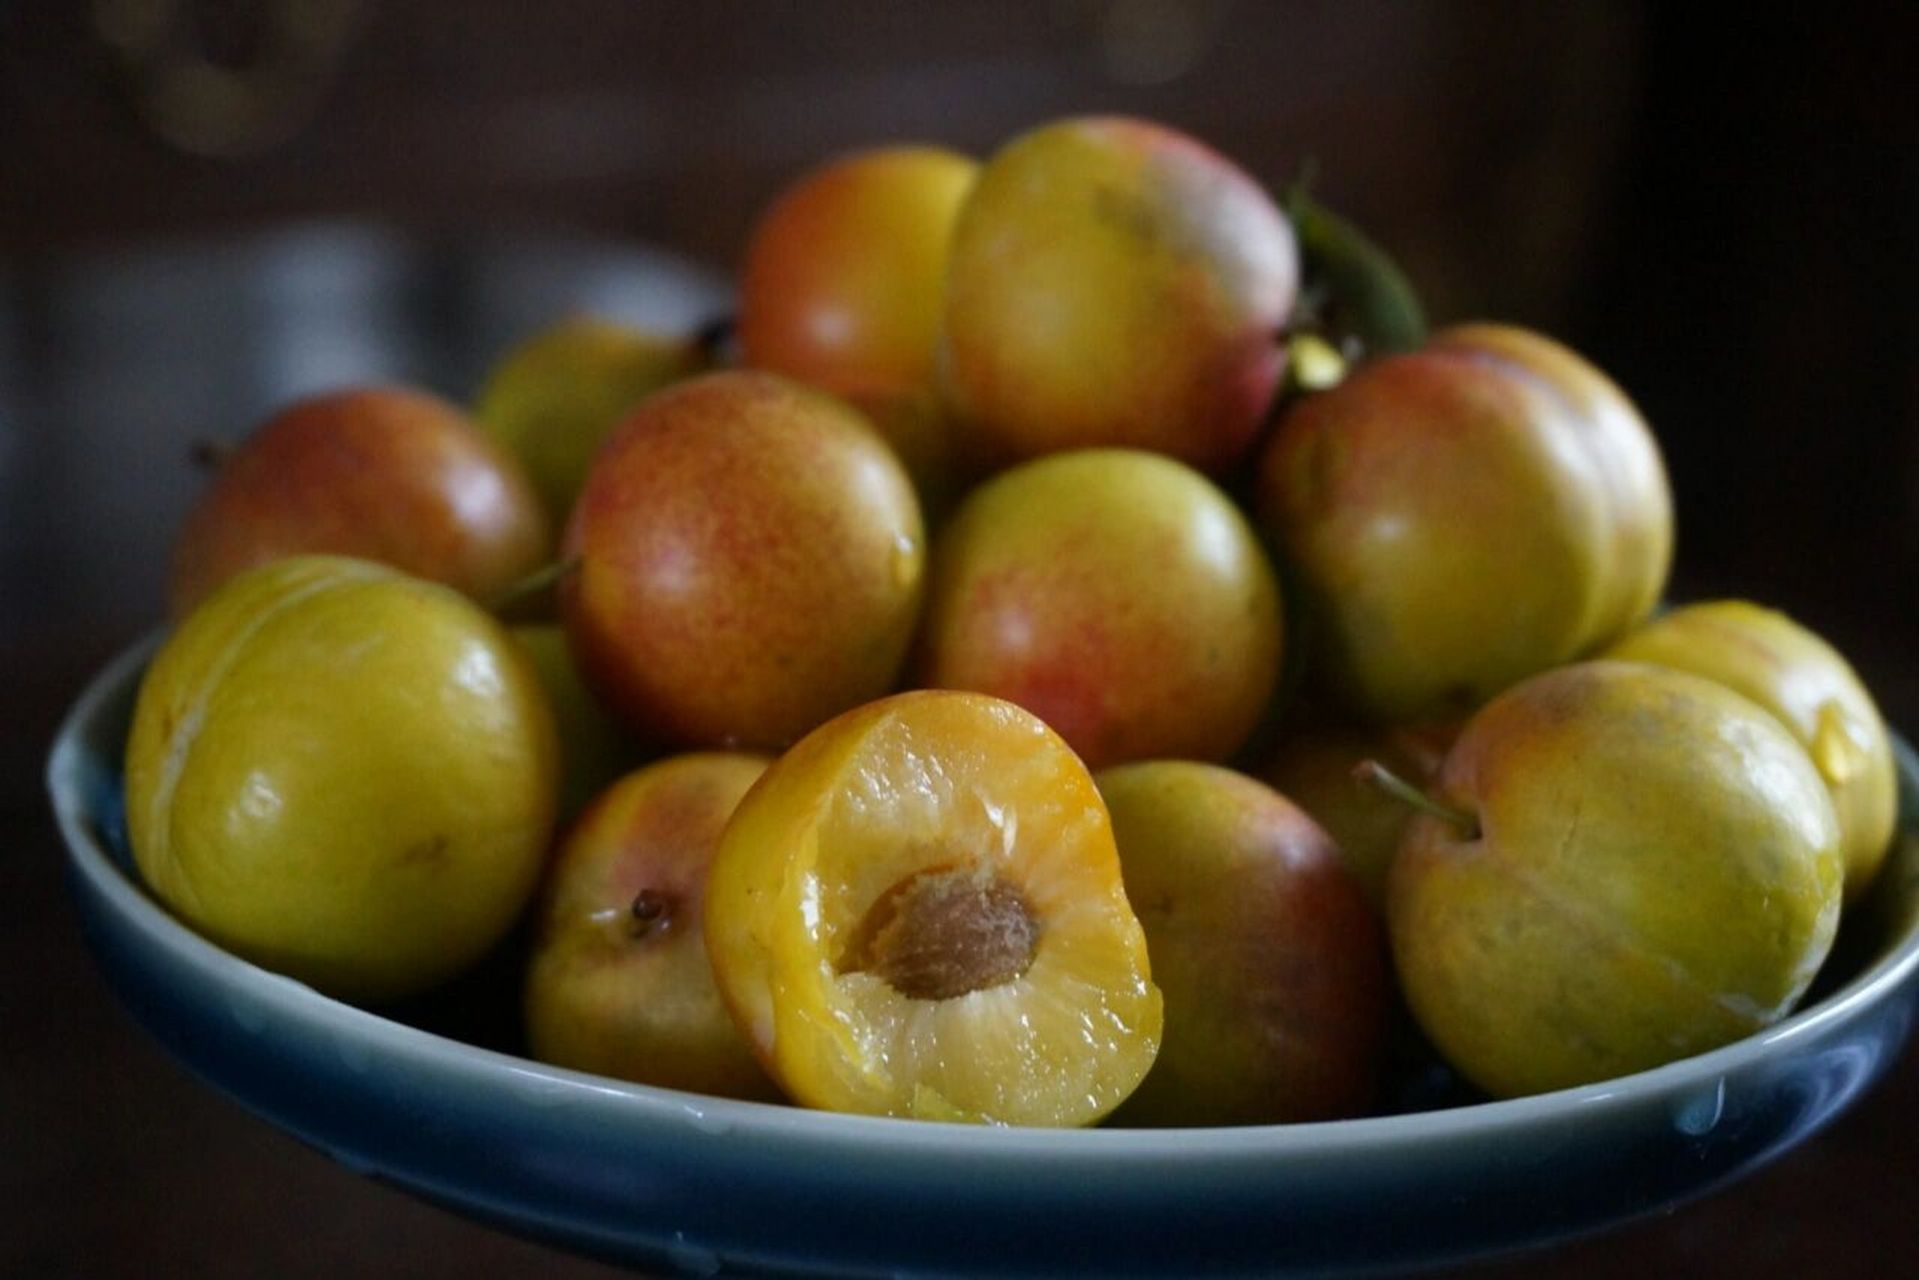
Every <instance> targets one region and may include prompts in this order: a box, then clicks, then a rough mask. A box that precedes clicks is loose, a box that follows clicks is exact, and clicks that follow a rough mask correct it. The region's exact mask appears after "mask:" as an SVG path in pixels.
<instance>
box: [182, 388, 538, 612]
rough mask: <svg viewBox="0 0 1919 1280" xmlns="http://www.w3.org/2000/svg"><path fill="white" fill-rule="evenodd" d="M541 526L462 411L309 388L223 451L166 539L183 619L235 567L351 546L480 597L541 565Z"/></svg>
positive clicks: (520, 481) (391, 392) (522, 489)
mask: <svg viewBox="0 0 1919 1280" xmlns="http://www.w3.org/2000/svg"><path fill="white" fill-rule="evenodd" d="M551 548H552V543H551V531H550V530H549V528H548V526H547V523H546V517H545V516H544V515H543V514H542V511H541V508H540V502H539V499H538V497H537V496H536V495H535V494H534V492H533V488H532V486H531V484H530V483H529V482H528V480H527V478H526V475H525V473H524V472H523V471H522V470H521V468H520V465H519V463H518V462H517V461H516V460H515V459H514V458H513V457H512V455H510V454H509V453H507V452H506V451H505V450H504V449H502V448H501V447H500V446H498V445H496V444H494V443H493V442H492V441H491V440H488V439H487V438H486V437H485V436H483V435H482V434H481V433H480V432H479V431H478V430H477V429H476V428H475V427H474V426H473V424H472V422H471V421H470V420H469V419H468V418H467V416H466V415H465V414H464V413H462V412H461V411H460V410H459V409H457V408H455V407H454V406H453V405H451V404H449V403H447V402H446V401H444V400H442V399H440V398H439V397H437V396H434V395H430V394H428V393H426V392H424V391H416V390H413V389H411V388H408V387H397V386H394V387H358V388H353V389H349V390H344V391H334V392H328V393H325V394H321V395H316V396H312V397H309V398H308V399H305V400H302V401H300V402H298V403H296V404H294V405H292V406H291V407H289V408H287V409H285V410H282V411H281V412H280V413H277V414H275V415H274V416H273V417H272V418H270V419H268V420H267V422H266V423H265V424H263V425H262V426H261V427H260V428H259V429H258V430H256V431H255V432H254V433H253V434H252V435H251V436H249V437H248V438H247V439H246V440H245V441H244V442H242V443H241V444H240V445H238V446H237V447H236V448H234V449H233V451H232V452H231V453H230V454H229V455H227V456H226V457H224V458H223V459H221V461H220V463H219V471H218V473H217V474H216V475H215V476H214V478H213V482H212V484H210V485H209V486H208V487H207V489H206V491H205V492H204V493H203V494H201V496H200V498H199V500H198V501H197V502H196V503H195V504H194V506H193V509H192V511H191V512H189V513H188V516H187V519H186V523H185V524H184V525H183V526H182V527H181V530H180V534H179V537H178V539H177V540H176V541H175V543H174V548H173V566H172V583H171V605H172V609H173V613H174V615H175V616H176V617H184V616H185V615H186V614H187V613H188V612H189V611H190V610H191V609H192V608H193V606H194V605H196V604H198V603H199V602H200V601H201V600H203V599H204V598H206V596H208V595H209V594H211V593H212V591H213V590H214V589H215V588H217V587H218V586H220V584H222V583H223V582H225V581H226V580H227V579H229V578H231V577H233V576H234V575H235V574H237V573H239V572H241V571H242V570H245V569H250V568H253V567H254V566H256V565H261V564H265V563H267V562H268V561H271V560H278V559H281V558H283V557H286V556H291V555H300V554H309V553H311V554H321V553H324V554H331V555H344V556H354V557H357V558H360V559H365V560H373V561H377V562H379V563H381V564H387V565H391V566H393V567H394V568H397V569H401V570H404V571H405V572H407V573H410V574H413V575H415V576H417V577H421V578H426V579H429V580H430V581H434V582H442V583H445V584H446V585H448V586H450V587H453V588H455V589H456V590H458V591H461V592H463V593H464V594H466V595H468V596H470V597H473V598H474V599H477V600H480V601H482V602H485V601H488V600H490V599H492V598H493V597H495V596H497V595H499V594H501V593H503V592H505V591H506V590H507V589H508V588H509V587H511V586H513V585H514V584H515V583H517V582H519V581H520V580H521V579H523V578H525V577H526V576H527V575H528V574H530V573H532V572H533V571H534V570H536V569H538V568H540V567H541V566H542V565H544V564H545V563H546V562H547V559H548V556H549V555H550V552H551Z"/></svg>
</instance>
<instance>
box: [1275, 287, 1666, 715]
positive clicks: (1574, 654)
mask: <svg viewBox="0 0 1919 1280" xmlns="http://www.w3.org/2000/svg"><path fill="white" fill-rule="evenodd" d="M1258 490H1259V493H1258V510H1259V518H1260V521H1261V523H1262V525H1263V526H1264V527H1265V529H1266V530H1267V532H1268V533H1269V534H1270V535H1271V536H1272V538H1273V540H1274V542H1275V544H1276V545H1277V546H1278V547H1279V549H1280V553H1281V555H1282V557H1283V559H1284V560H1286V561H1287V562H1288V563H1289V565H1290V568H1291V570H1292V578H1291V579H1290V580H1289V581H1292V582H1296V583H1297V585H1298V587H1299V591H1300V602H1301V606H1302V613H1303V614H1304V615H1305V616H1306V617H1308V618H1310V619H1311V623H1310V625H1309V626H1307V627H1305V628H1303V631H1304V633H1305V637H1304V638H1305V642H1306V644H1307V646H1308V649H1309V655H1310V656H1309V662H1308V671H1309V673H1310V675H1311V678H1312V679H1313V680H1315V681H1317V682H1319V683H1320V686H1321V688H1322V689H1323V690H1324V691H1325V692H1326V693H1327V695H1328V696H1329V697H1331V698H1332V699H1333V700H1335V701H1337V702H1339V703H1342V704H1343V705H1344V706H1346V707H1347V708H1348V709H1349V710H1350V711H1352V712H1353V713H1355V714H1357V715H1358V716H1360V717H1361V718H1363V719H1368V720H1372V721H1376V722H1386V723H1404V722H1408V721H1427V720H1446V719H1453V718H1457V717H1459V716H1462V715H1464V714H1465V713H1466V712H1468V711H1470V710H1471V709H1473V708H1474V707H1476V706H1478V705H1480V704H1481V703H1483V702H1484V701H1485V700H1486V699H1488V698H1490V697H1491V696H1492V695H1494V694H1496V693H1498V692H1499V691H1500V690H1501V689H1504V688H1506V687H1507V686H1509V685H1511V684H1513V683H1515V682H1516V681H1518V680H1521V679H1523V678H1525V677H1526V676H1529V675H1532V674H1534V673H1536V672H1539V671H1544V670H1546V669H1547V668H1549V667H1553V666H1558V665H1560V664H1562V663H1566V662H1571V661H1573V660H1575V659H1578V658H1581V657H1585V656H1588V655H1590V654H1592V653H1593V652H1595V651H1597V650H1598V649H1600V648H1602V647H1604V646H1605V645H1606V644H1608V643H1610V642H1611V641H1613V640H1615V639H1617V638H1618V637H1619V636H1621V635H1623V634H1624V633H1625V632H1626V631H1628V630H1630V629H1631V628H1632V627H1633V626H1635V625H1636V624H1637V623H1639V622H1640V621H1642V620H1644V619H1645V618H1646V617H1647V615H1648V614H1649V613H1650V612H1651V610H1652V608H1653V606H1654V604H1655V603H1656V602H1657V601H1658V599H1659V596H1660V594H1661V592H1662V591H1663V589H1664V584H1665V580H1666V573H1667V569H1668V567H1669V565H1670V562H1671V558H1672V494H1671V491H1670V489H1669V487H1668V485H1667V481H1666V474H1665V469H1664V465H1663V463H1662V461H1661V459H1660V455H1659V450H1658V446H1657V444H1656V443H1655V441H1654V439H1653V436H1652V433H1651V432H1650V431H1649V430H1648V429H1647V427H1646V424H1645V422H1644V421H1643V420H1642V419H1641V417H1640V415H1639V413H1638V411H1637V410H1636V409H1635V408H1634V407H1633V405H1632V403H1631V402H1630V401H1629V400H1628V399H1627V398H1626V396H1625V394H1624V393H1623V392H1621V391H1620V390H1619V388H1618V387H1617V386H1615V385H1614V384H1613V382H1612V381H1611V380H1610V379H1608V378H1607V377H1606V376H1605V375H1604V374H1603V373H1601V372H1600V371H1599V370H1598V369H1596V368H1594V367H1593V366H1592V365H1591V364H1589V363H1587V362H1586V361H1585V360H1584V359H1583V358H1581V357H1580V356H1578V355H1577V354H1575V353H1574V352H1572V351H1570V350H1568V349H1567V348H1565V347H1563V346H1561V345H1560V344H1558V343H1557V342H1554V341H1553V340H1551V339H1549V338H1545V337H1542V336H1540V335H1538V334H1535V333H1531V332H1528V331H1525V330H1521V329H1515V328H1511V327H1505V326H1494V325H1473V326H1466V327H1462V328H1456V329H1449V330H1445V331H1443V332H1441V333H1439V334H1437V335H1436V336H1435V337H1434V338H1433V339H1432V340H1431V341H1430V342H1428V343H1427V344H1426V345H1425V346H1423V347H1421V348H1420V349H1419V350H1417V351H1414V352H1410V353H1407V354H1403V355H1395V356H1390V357H1386V358H1383V359H1379V360H1374V361H1372V362H1369V363H1366V364H1363V365H1361V366H1360V367H1358V368H1357V369H1356V370H1354V371H1353V373H1352V374H1351V375H1350V376H1348V377H1347V378H1346V379H1345V380H1344V381H1342V382H1341V383H1340V384H1339V385H1338V386H1336V387H1333V388H1331V389H1330V390H1327V391H1324V392H1321V393H1318V394H1316V395H1309V396H1306V397H1304V398H1303V399H1301V400H1299V401H1297V402H1296V403H1295V404H1294V405H1293V407H1292V408H1291V409H1290V410H1289V411H1288V412H1287V413H1286V414H1285V416H1284V417H1283V418H1282V420H1281V422H1280V424H1279V427H1278V430H1277V432H1276V434H1275V435H1274V438H1273V440H1272V441H1271V443H1270V444H1269V445H1268V446H1267V448H1266V451H1265V453H1264V455H1263V457H1262V458H1261V461H1260V474H1259V481H1258Z"/></svg>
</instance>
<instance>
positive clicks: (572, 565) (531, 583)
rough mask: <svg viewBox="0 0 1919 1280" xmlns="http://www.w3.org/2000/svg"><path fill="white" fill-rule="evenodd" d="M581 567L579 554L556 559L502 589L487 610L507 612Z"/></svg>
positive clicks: (499, 612) (497, 612)
mask: <svg viewBox="0 0 1919 1280" xmlns="http://www.w3.org/2000/svg"><path fill="white" fill-rule="evenodd" d="M579 567H580V558H579V557H578V556H569V557H567V558H566V559H565V560H556V561H554V562H553V563H552V564H549V565H542V566H541V567H540V568H538V569H535V570H534V571H533V572H532V573H529V574H527V575H526V576H525V577H524V578H521V579H520V580H519V581H518V582H515V583H514V584H513V585H512V586H510V587H508V588H507V589H506V590H504V591H502V592H501V593H500V594H499V595H497V596H495V597H494V598H493V599H492V600H491V601H489V602H488V604H487V612H489V613H495V614H507V613H510V612H512V611H513V609H514V608H515V607H517V606H519V605H523V604H525V603H526V602H527V601H528V600H531V599H532V598H533V597H535V596H537V595H540V594H542V593H544V592H546V591H548V590H550V589H551V588H552V587H554V586H555V585H557V584H558V583H559V581H560V579H561V578H564V577H565V576H566V575H567V574H569V573H572V572H573V571H574V570H575V569H578V568H579Z"/></svg>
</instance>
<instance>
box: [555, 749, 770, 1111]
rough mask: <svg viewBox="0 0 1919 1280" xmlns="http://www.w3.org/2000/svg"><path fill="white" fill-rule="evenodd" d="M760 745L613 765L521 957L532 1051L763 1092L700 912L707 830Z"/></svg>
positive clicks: (719, 820) (560, 863) (728, 805)
mask: <svg viewBox="0 0 1919 1280" xmlns="http://www.w3.org/2000/svg"><path fill="white" fill-rule="evenodd" d="M766 765H767V760H766V758H765V757H763V756H753V755H746V754H743V753H738V752H695V753H691V754H687V755H680V756H672V757H669V758H667V759H665V760H660V761H657V762H655V763H653V764H650V765H647V766H645V767H644V768H641V769H637V770H635V771H633V772H631V773H629V774H626V775H625V776H623V777H622V778H621V779H619V780H618V781H617V782H615V783H614V784H613V785H612V786H610V787H609V788H607V789H606V790H605V791H603V792H602V793H601V794H600V795H599V796H598V797H597V798H596V800H595V801H594V803H593V805H592V806H591V807H590V808H589V809H588V810H587V811H586V812H585V813H584V814H583V815H581V817H580V820H579V821H578V822H577V823H575V824H574V825H573V827H572V829H571V830H570V831H569V832H568V833H567V836H566V839H565V841H564V842H563V843H562V844H561V846H560V849H559V852H558V853H557V854H556V855H555V857H554V861H553V865H552V867H551V868H550V869H549V870H548V872H547V876H546V888H545V892H544V893H543V895H542V901H541V904H540V910H539V916H538V920H539V924H538V931H537V936H536V939H535V942H534V948H533V955H532V958H531V960H530V962H529V964H528V967H527V976H526V990H525V1012H526V1030H527V1042H528V1045H529V1047H530V1049H531V1050H532V1053H533V1056H534V1057H536V1058H538V1059H539V1060H540V1061H542V1062H551V1063H555V1064H557V1065H559V1066H563V1067H572V1068H574V1069H575V1070H579V1071H591V1072H594V1073H596V1074H599V1075H605V1076H612V1077H614V1078H616V1079H621V1080H633V1081H637V1082H639V1083H641V1084H655V1085H662V1086H665V1087H667V1088H671V1089H690V1090H692V1091H694V1092H697V1093H708V1094H715V1095H720V1096H724V1097H735V1098H760V1099H775V1098H777V1097H778V1096H779V1093H778V1090H776V1089H775V1088H774V1087H773V1083H772V1081H771V1080H769V1079H768V1078H767V1077H766V1074H765V1073H764V1072H763V1071H761V1070H760V1068H759V1065H758V1063H757V1062H756V1060H755V1059H754V1056H753V1053H752V1050H751V1049H750V1048H748V1046H747V1043H746V1039H745V1037H744V1036H742V1035H741V1034H740V1031H739V1029H738V1028H737V1027H736V1026H735V1025H734V1023H733V1019H732V1017H731V1016H730V1015H729V1014H728V1013H727V1011H726V1007H725V1005H724V1004H723V1003H722V1002H721V1000H720V995H719V991H718V988H716V987H715V986H714V982H713V972H712V968H711V966H710V965H709V964H708V963H707V958H706V941H705V935H704V929H703V927H702V923H701V921H702V916H703V912H704V904H705V898H706V878H707V867H708V864H709V863H710V862H711V860H712V857H713V852H714V850H715V849H716V848H717V847H718V845H719V841H720V833H721V832H722V831H724V830H725V829H726V823H727V820H728V819H729V818H731V817H732V815H733V810H734V808H735V807H736V806H737V805H738V804H739V802H740V797H742V796H744V795H745V794H746V792H747V790H748V788H750V787H751V786H752V785H753V783H754V782H755V781H756V780H757V779H758V778H759V776H760V774H761V773H762V772H763V771H764V770H765V768H766Z"/></svg>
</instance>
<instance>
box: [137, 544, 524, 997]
mask: <svg viewBox="0 0 1919 1280" xmlns="http://www.w3.org/2000/svg"><path fill="white" fill-rule="evenodd" d="M557 773H558V764H557V758H556V744H555V741H554V726H553V713H552V711H551V709H550V708H549V707H548V705H547V701H546V697H545V694H544V692H543V691H542V689H541V688H540V683H539V678H538V676H537V675H535V674H534V672H533V669H532V666H531V664H530V663H529V662H528V660H527V658H526V655H525V654H524V652H522V650H521V649H520V648H519V646H517V645H516V644H514V642H513V640H512V638H511V636H510V635H509V634H508V632H507V631H506V629H505V628H503V627H501V626H500V625H499V624H498V623H497V622H495V621H494V619H493V618H492V617H491V616H490V615H488V614H487V613H486V612H484V611H483V610H481V609H480V608H479V607H478V606H476V605H475V604H473V603H472V602H471V601H469V600H467V599H466V598H465V597H463V596H461V595H460V594H458V593H457V592H454V591H453V590H451V589H449V588H447V587H444V586H441V585H439V584H437V583H430V582H426V581H423V580H421V579H418V578H413V577H409V576H407V575H405V574H401V573H399V572H397V571H395V570H392V569H389V568H386V567H384V566H381V565H376V564H373V563H370V562H366V561H359V560H350V559H345V558H342V557H333V556H292V557H287V558H283V559H280V560H277V561H274V562H273V563H271V564H267V565H264V566H262V567H260V568H258V569H254V570H251V571H249V572H247V573H243V574H241V575H240V576H238V577H236V578H234V579H233V580H231V581H230V582H228V583H227V584H226V585H225V586H224V587H222V588H221V589H220V590H219V591H217V592H215V593H214V594H213V595H212V596H211V597H210V598H208V599H207V601H206V602H205V603H204V604H202V605H201V606H200V607H199V608H198V609H196V610H194V612H193V613H192V614H191V615H190V616H189V617H188V618H187V619H186V621H185V622H184V623H183V624H182V625H181V626H180V627H179V629H178V630H176V631H175V632H174V633H173V634H172V636H171V637H170V638H169V639H168V641H167V643H166V645H165V646H164V647H163V648H162V649H161V650H160V652H159V654H158V655H157V656H156V657H155V659H154V661H153V665H152V666H151V667H150V668H149V669H148V671H147V674H146V676H145V678H144V679H143V680H142V681H141V685H140V696H139V702H138V705H137V707H136V708H135V711H134V718H133V729H132V733H131V735H130V737H129V739H128V743H127V830H128V835H129V837H130V839H131V843H132V846H133V855H134V861H135V863H136V865H138V867H139V869H140V873H141V876H142V878H143V879H144V880H145V882H146V884H147V886H148V887H149V888H150V889H151V890H152V891H153V893H154V895H155V896H156V897H157V898H159V900H160V901H161V902H163V903H165V904H166V905H167V907H168V908H169V909H171V910H172V911H173V912H174V913H176V914H177V915H178V916H180V918H181V919H182V920H184V921H185V922H186V923H187V924H189V925H191V926H192V927H193V928H195V929H197V930H199V931H200V932H201V933H203V934H205V935H206V936H207V937H209V938H211V939H212V940H213V941H215V942H217V943H219V944H220V945H221V946H223V947H226V948H228V949H229V950H231V951H234V952H235V953H237V954H239V955H241V956H243V957H245V958H247V959H249V960H252V961H254V962H255V963H258V964H260V965H263V966H265V967H267V968H269V969H273V970H276V971H278V972H280V973H284V974H288V975H290V976H292V977H294V978H298V979H300V980H301V981H303V982H307V983H309V984H311V985H312V986H314V987H316V988H318V989H319V990H321V991H323V992H326V993H327V994H329V995H334V996H338V997H341V998H343V999H349V1000H361V1001H383V1000H389V999H398V998H400V997H403V996H409V995H413V994H416V993H418V992H421V991H424V990H426V989H427V988H429V987H432V986H435V985H436V984H438V983H440V982H442V981H444V980H446V979H448V978H451V977H452V976H454V975H455V974H457V973H459V972H461V971H462V970H463V969H465V968H467V967H468V966H469V965H471V964H472V963H473V962H474V961H476V960H478V959H479V958H480V957H481V956H482V955H483V954H484V953H485V952H486V951H487V950H488V949H489V948H491V947H492V946H493V944H494V943H495V942H497V941H498V940H499V939H500V938H501V937H502V936H503V935H504V934H505V933H506V932H507V930H508V929H509V927H510V926H511V925H512V924H513V923H514V921H515V920H516V919H517V918H518V917H519V915H520V913H521V910H522V908H523V907H524V906H525V904H526V903H527V901H528V900H529V899H530V898H531V897H532V895H533V892H534V890H535V887H536V885H537V882H538V878H539V875H540V872H541V869H542V868H543V866H544V864H545V860H546V855H547V849H548V842H549V840H550V838H551V835H552V828H553V816H554V794H555V787H556V782H557Z"/></svg>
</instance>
